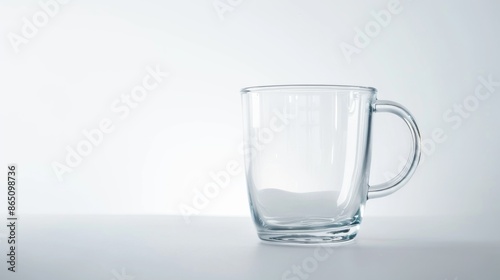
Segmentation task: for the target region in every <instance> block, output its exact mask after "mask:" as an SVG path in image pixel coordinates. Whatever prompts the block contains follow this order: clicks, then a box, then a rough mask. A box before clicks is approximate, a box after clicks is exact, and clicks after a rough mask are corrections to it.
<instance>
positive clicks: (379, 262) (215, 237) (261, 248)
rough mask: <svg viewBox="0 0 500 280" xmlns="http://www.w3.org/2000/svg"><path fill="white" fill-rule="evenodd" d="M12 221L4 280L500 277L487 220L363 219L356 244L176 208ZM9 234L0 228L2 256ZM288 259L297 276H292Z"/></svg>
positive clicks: (495, 238)
mask: <svg viewBox="0 0 500 280" xmlns="http://www.w3.org/2000/svg"><path fill="white" fill-rule="evenodd" d="M18 222H19V226H18V252H17V257H18V266H17V272H16V273H11V272H8V271H7V264H6V263H5V262H4V261H2V265H0V279H2V280H3V279H23V280H28V279H37V280H58V279H65V280H66V279H68V280H69V279H85V280H89V279H105V280H110V279H115V280H131V279H135V280H142V279H144V280H146V279H235V280H236V279H238V280H241V279H294V280H295V279H298V280H302V279H399V280H403V279H419V280H423V279H426V280H427V279H440V280H444V279H448V280H454V279H456V280H465V279H497V280H498V279H500V234H499V231H498V230H497V228H496V227H494V226H492V225H491V223H488V221H487V220H486V219H485V220H482V221H481V220H477V219H476V220H467V219H462V220H459V221H457V220H455V221H453V220H447V219H444V218H442V219H432V220H424V219H422V218H375V217H366V218H365V220H364V221H363V224H362V227H361V231H360V234H359V235H358V237H357V238H356V240H355V241H354V242H352V243H350V244H347V245H343V246H335V247H329V248H330V250H329V251H326V250H325V248H320V249H318V247H314V246H312V247H311V246H307V247H303V246H302V247H300V246H277V245H270V244H268V243H264V242H261V241H260V240H259V239H258V238H257V235H256V232H255V229H254V227H253V224H252V221H251V219H250V218H223V217H196V218H194V219H193V221H192V223H190V224H186V223H185V222H184V221H183V220H182V218H180V217H175V216H27V217H21V218H20V220H19V221H18ZM4 227H5V226H4ZM2 234H3V236H2ZM5 234H6V230H5V229H2V231H0V237H1V238H2V241H1V244H2V246H1V248H2V250H1V254H2V255H3V256H4V257H2V258H1V259H2V260H5V259H6V256H5V254H6V242H5ZM315 253H316V254H315ZM318 256H320V258H319V259H318ZM304 265H305V266H304ZM294 266H296V267H298V268H299V269H300V270H301V271H302V272H301V273H302V274H293V271H292V270H293V267H294ZM287 271H290V272H289V273H288V274H287ZM308 271H310V272H308Z"/></svg>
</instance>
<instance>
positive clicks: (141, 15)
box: [0, 0, 500, 219]
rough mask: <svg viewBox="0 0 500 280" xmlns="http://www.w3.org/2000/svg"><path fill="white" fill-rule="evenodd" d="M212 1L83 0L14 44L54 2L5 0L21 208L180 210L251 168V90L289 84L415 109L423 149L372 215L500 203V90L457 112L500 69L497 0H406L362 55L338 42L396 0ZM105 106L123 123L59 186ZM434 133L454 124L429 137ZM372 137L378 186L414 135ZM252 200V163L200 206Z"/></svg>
mask: <svg viewBox="0 0 500 280" xmlns="http://www.w3.org/2000/svg"><path fill="white" fill-rule="evenodd" d="M45 2H47V1H43V0H42V3H45ZM214 3H217V1H215V2H214V1H212V0H197V1H159V0H157V1H81V0H73V1H70V2H69V3H68V4H60V5H59V11H58V12H57V13H55V15H54V16H53V17H50V18H49V20H48V22H47V23H46V24H45V25H43V26H41V27H39V28H38V31H37V32H35V33H34V35H33V37H32V38H29V39H26V40H27V42H25V43H22V44H20V45H19V46H17V48H18V50H19V51H18V52H17V53H16V50H15V49H16V47H15V46H13V44H12V43H11V37H12V35H11V34H12V33H15V34H17V35H19V36H21V35H22V28H23V26H24V25H25V22H24V21H23V18H24V17H26V18H27V19H28V20H29V21H31V22H33V19H32V17H33V15H34V14H35V13H37V12H39V11H43V9H42V8H41V6H40V4H38V2H37V1H18V0H16V1H14V0H11V1H5V0H4V1H2V2H0V33H1V34H2V40H1V41H0V95H1V99H0V169H1V168H6V166H7V164H9V163H17V164H18V168H19V198H20V204H19V207H20V210H19V214H21V215H23V214H180V212H179V207H180V205H181V204H182V203H184V205H191V200H192V199H193V194H194V190H195V189H199V190H202V189H203V186H204V185H206V184H207V183H209V182H211V178H210V177H209V173H210V172H218V171H221V170H223V169H224V168H225V166H226V164H227V163H228V162H229V161H232V160H236V161H238V162H239V163H240V164H242V156H241V154H240V153H239V152H238V147H239V143H241V141H242V127H241V126H242V124H241V103H240V96H239V90H240V88H242V87H245V86H251V85H265V84H289V83H326V84H355V85H365V86H373V87H376V88H377V89H378V90H379V94H378V97H379V99H389V100H394V101H397V102H399V103H402V104H403V105H405V106H406V107H407V108H408V109H409V110H410V111H412V113H413V114H414V115H415V117H416V119H417V121H418V123H419V125H420V129H421V132H422V135H423V138H424V139H427V140H426V141H427V142H426V143H427V144H426V147H424V149H425V151H424V152H425V153H424V161H423V162H422V164H421V166H420V167H419V169H418V170H417V173H416V174H415V176H414V177H413V178H412V180H411V181H410V182H409V183H408V185H407V186H405V187H404V188H403V189H402V190H400V191H398V192H397V193H395V194H393V195H392V196H390V197H387V198H383V199H379V200H373V201H369V202H368V206H367V209H366V215H368V216H392V215H395V216H436V215H437V216H443V217H448V216H450V217H451V216H458V217H467V218H471V219H474V218H481V219H483V218H484V217H486V218H488V216H489V215H491V214H490V213H498V211H499V210H500V206H499V204H498V203H496V200H497V197H498V196H499V195H500V188H498V184H497V183H496V182H497V178H496V177H497V176H498V171H497V170H498V167H499V166H500V159H499V157H498V155H499V152H500V148H499V145H498V139H499V135H498V131H499V129H500V122H499V121H498V116H497V111H496V108H497V107H496V104H498V103H499V102H500V96H499V95H500V87H496V91H495V92H493V93H491V95H490V96H489V97H488V98H487V99H486V100H482V101H479V102H478V104H477V108H476V107H474V106H473V107H474V110H472V112H469V113H468V115H467V117H465V116H464V117H459V119H458V120H457V117H456V116H459V115H458V114H457V113H455V112H451V113H450V112H448V110H450V109H451V110H453V108H454V107H453V106H454V104H463V102H464V100H466V101H467V100H468V101H467V102H471V101H470V100H472V99H474V97H471V96H473V95H474V91H475V89H476V87H477V86H478V85H480V82H479V80H478V77H480V76H481V77H485V78H486V79H487V78H488V76H490V75H491V77H492V79H493V80H495V81H500V68H499V64H498V62H499V61H500V55H499V53H498V50H499V49H500V40H499V39H498V34H500V18H499V17H498V10H499V8H500V3H499V2H498V1H493V0H491V1H451V0H448V1H438V2H436V1H408V0H401V1H400V6H401V8H400V12H399V13H397V14H392V17H391V21H390V23H389V24H388V25H387V26H385V27H382V28H381V30H380V32H379V34H377V35H375V36H373V38H371V40H370V43H369V44H368V45H367V46H366V47H364V48H361V49H360V53H357V54H353V55H352V57H351V62H349V61H348V59H347V58H346V56H345V55H344V54H343V52H342V50H341V48H340V45H341V44H342V42H344V43H347V44H351V45H353V44H354V38H355V35H356V33H355V28H360V29H362V30H363V29H364V28H365V27H366V26H367V25H369V24H370V23H371V22H374V17H373V15H372V12H375V13H379V11H381V10H387V6H388V3H389V1H370V3H365V2H363V3H361V2H359V3H354V2H343V1H326V0H325V1H318V0H317V1H285V0H280V1H263V0H245V1H241V2H240V1H230V3H232V4H233V7H232V8H231V10H228V11H226V12H224V13H223V15H222V16H223V19H221V17H220V13H218V12H217V10H216V9H215V8H214ZM222 3H227V2H226V1H222ZM228 5H229V4H228ZM157 65H159V67H160V69H162V71H168V72H169V73H170V76H169V77H168V78H166V79H164V80H163V81H162V82H161V83H160V85H159V87H158V88H157V89H155V90H153V91H151V92H150V93H148V95H147V97H146V98H145V99H144V101H142V102H141V103H139V104H138V105H137V108H135V109H133V110H131V112H130V114H129V115H128V116H127V117H126V118H120V115H119V114H117V113H115V112H113V111H112V110H111V104H113V102H115V100H119V98H120V96H121V95H122V94H125V95H129V94H130V93H131V91H132V89H133V88H134V86H136V85H138V84H140V83H141V81H142V79H143V78H144V77H145V76H147V75H148V72H147V70H146V68H147V67H152V68H155V67H156V66H157ZM470 104H472V103H470ZM470 104H469V108H471V107H470V106H471V105H470ZM473 105H474V104H473ZM443 114H449V116H454V117H455V119H454V121H450V120H449V119H448V120H447V119H444V118H443ZM105 118H109V119H111V120H112V121H113V124H114V130H113V131H112V132H111V133H108V134H105V135H104V138H103V140H102V142H101V143H100V144H99V145H98V146H95V147H94V148H93V150H92V151H91V152H90V154H89V155H88V156H86V157H84V158H83V160H82V162H81V163H80V164H79V165H78V166H76V167H75V168H73V171H72V172H71V173H65V174H64V175H63V176H62V178H63V180H62V182H60V181H59V180H58V178H57V176H56V173H55V172H54V170H53V166H52V165H53V164H54V162H59V163H62V164H63V163H65V157H66V155H67V151H66V147H67V146H70V147H72V148H75V147H76V146H77V144H78V143H80V142H81V141H83V140H84V139H85V137H84V136H83V134H82V131H83V130H84V129H86V130H91V129H96V128H98V126H99V122H100V121H101V120H103V119H105ZM459 120H460V123H459ZM436 129H438V130H440V131H442V132H443V133H444V136H441V137H439V138H440V139H441V141H438V142H440V143H438V142H436V141H434V140H433V141H432V143H430V140H429V139H431V138H432V134H433V131H435V130H436ZM373 133H374V134H373V136H374V143H373V160H372V161H373V163H372V172H371V173H372V175H371V179H372V182H373V183H377V182H382V181H384V180H385V178H386V176H385V175H384V174H388V173H395V172H396V171H397V169H398V165H399V164H400V161H401V158H405V155H406V153H407V152H408V151H409V145H410V140H409V132H408V131H407V129H406V127H405V125H404V124H403V123H402V122H401V121H400V120H399V119H397V118H396V117H394V116H390V115H388V116H386V115H383V116H376V118H375V120H374V131H373ZM443 139H445V140H443ZM5 172H6V169H5ZM0 177H2V178H4V175H2V176H0ZM0 197H5V192H2V193H1V194H0ZM0 206H1V207H2V209H4V206H5V199H1V201H0ZM248 208H249V207H248V202H247V197H246V186H245V182H244V176H243V174H242V173H240V174H239V175H238V176H235V177H232V178H231V184H230V186H229V187H227V188H226V189H223V190H222V191H221V192H220V193H219V194H218V196H217V197H215V198H213V199H211V200H210V201H209V203H208V205H207V206H206V207H205V208H203V209H199V212H200V213H199V214H200V215H237V216H247V215H249V210H248Z"/></svg>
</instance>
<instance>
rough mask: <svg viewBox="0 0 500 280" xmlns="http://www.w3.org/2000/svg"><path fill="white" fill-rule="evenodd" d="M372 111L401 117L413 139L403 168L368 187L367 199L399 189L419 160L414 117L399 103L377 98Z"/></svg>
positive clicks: (418, 136) (418, 141)
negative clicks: (383, 180)
mask: <svg viewBox="0 0 500 280" xmlns="http://www.w3.org/2000/svg"><path fill="white" fill-rule="evenodd" d="M373 112H387V113H393V114H395V115H397V116H398V117H400V118H402V119H403V120H404V121H405V122H406V124H407V125H408V128H410V131H411V137H412V140H413V148H412V151H411V152H410V156H409V157H408V161H407V162H406V164H405V167H404V168H403V170H401V172H399V174H398V175H397V176H396V177H394V178H392V179H391V180H389V181H387V182H385V183H382V184H378V185H375V186H370V187H369V190H368V199H370V198H377V197H382V196H386V195H389V194H391V193H393V192H395V191H397V190H399V189H400V188H401V187H402V186H404V185H405V184H406V183H407V182H408V180H410V178H411V176H412V175H413V173H415V169H417V165H418V162H419V161H420V145H421V144H420V131H419V130H418V126H417V123H416V122H415V119H414V118H413V116H412V115H411V113H410V112H409V111H408V110H407V109H406V108H405V107H403V106H402V105H401V104H398V103H396V102H392V101H386V100H377V101H375V104H374V105H373Z"/></svg>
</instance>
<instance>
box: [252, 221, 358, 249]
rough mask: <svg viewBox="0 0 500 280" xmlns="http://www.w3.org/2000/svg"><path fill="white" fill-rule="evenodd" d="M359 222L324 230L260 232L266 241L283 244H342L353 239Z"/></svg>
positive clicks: (260, 236) (261, 237) (260, 235)
mask: <svg viewBox="0 0 500 280" xmlns="http://www.w3.org/2000/svg"><path fill="white" fill-rule="evenodd" d="M358 230H359V224H358V225H352V226H344V227H337V228H327V229H322V230H266V231H261V232H259V233H258V235H259V238H260V239H262V240H264V241H269V242H273V243H283V244H296V245H299V244H302V245H304V244H325V243H331V244H342V243H347V242H349V241H351V240H353V239H354V238H355V237H356V235H357V234H358Z"/></svg>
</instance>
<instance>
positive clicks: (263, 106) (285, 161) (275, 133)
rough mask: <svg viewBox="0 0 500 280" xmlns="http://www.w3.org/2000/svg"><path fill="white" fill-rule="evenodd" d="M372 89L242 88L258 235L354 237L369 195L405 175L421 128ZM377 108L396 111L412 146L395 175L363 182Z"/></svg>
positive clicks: (302, 239)
mask: <svg viewBox="0 0 500 280" xmlns="http://www.w3.org/2000/svg"><path fill="white" fill-rule="evenodd" d="M376 93H377V91H376V89H374V88H371V87H360V86H337V85H282V86H257V87H248V88H244V89H242V90H241V94H242V102H243V126H244V153H245V172H246V180H247V185H248V195H249V201H250V208H251V212H252V216H253V220H254V222H255V225H256V227H257V231H258V235H259V237H260V238H261V239H262V240H265V241H275V242H283V243H300V244H304V243H337V242H344V241H349V240H352V239H353V238H354V237H355V236H356V235H357V233H358V230H359V227H360V224H361V220H362V218H363V209H364V206H365V203H366V201H367V199H370V198H377V197H382V196H386V195H388V194H391V193H393V192H395V191H396V190H398V189H399V188H401V187H402V186H403V185H404V184H405V183H406V182H408V180H409V179H410V177H411V176H412V175H413V173H414V172H415V169H416V167H417V165H418V162H419V159H420V132H419V130H418V127H417V124H416V123H415V120H414V118H413V117H412V115H411V114H410V112H408V111H407V110H406V109H405V108H404V107H403V106H401V105H399V104H398V103H395V102H392V101H382V100H377V98H376ZM375 112H389V113H393V114H396V115H397V116H399V117H400V118H402V119H403V120H404V121H405V122H406V124H407V125H408V127H409V128H410V131H411V135H412V139H413V149H412V151H411V153H410V155H409V159H408V161H407V163H406V165H405V167H404V168H403V170H402V171H401V172H400V173H399V174H398V175H397V176H396V177H394V178H393V179H391V180H389V181H388V182H385V183H382V184H379V185H374V186H369V184H368V178H369V174H370V158H371V145H370V138H371V136H370V134H371V126H372V114H373V113H375Z"/></svg>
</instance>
